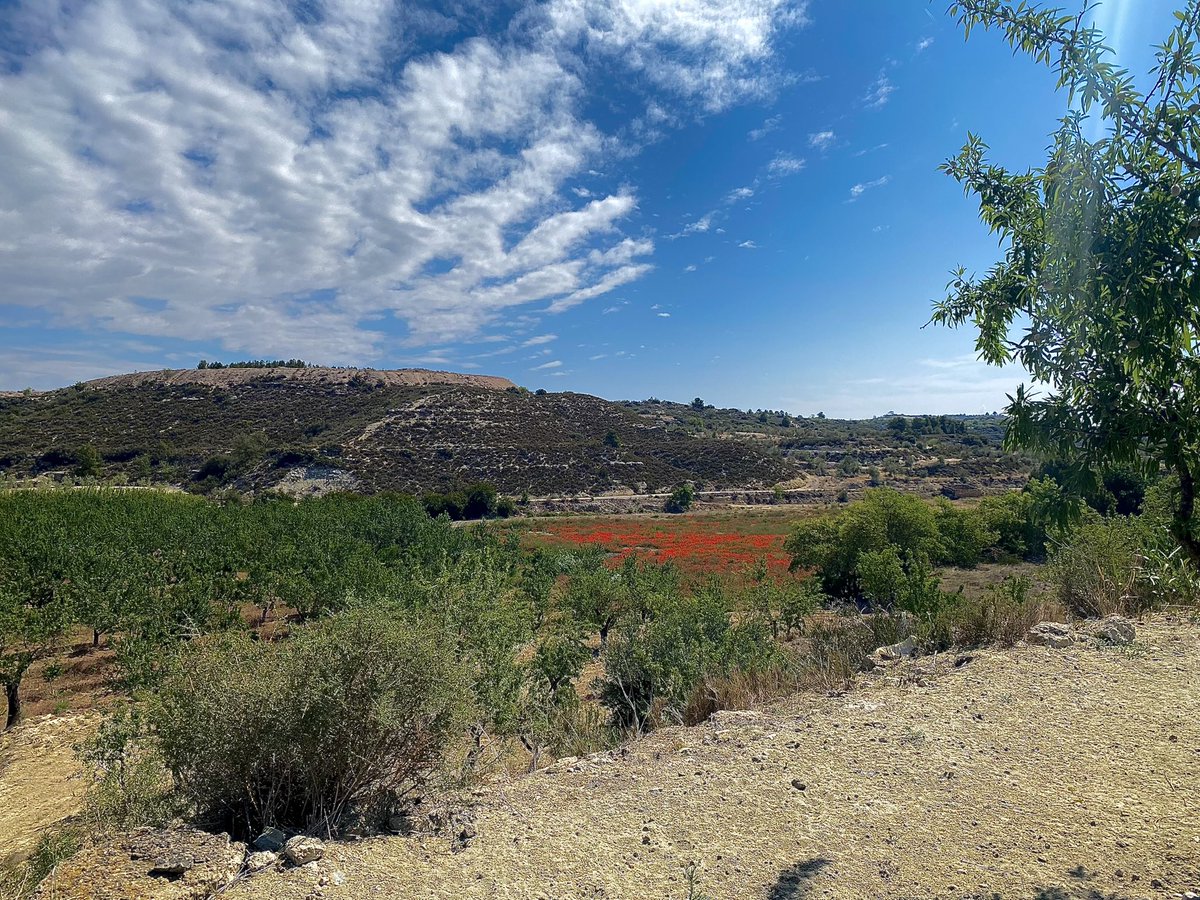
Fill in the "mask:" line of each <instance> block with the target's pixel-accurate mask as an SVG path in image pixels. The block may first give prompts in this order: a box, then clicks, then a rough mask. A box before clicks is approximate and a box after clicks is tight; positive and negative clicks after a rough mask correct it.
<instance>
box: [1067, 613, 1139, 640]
mask: <svg viewBox="0 0 1200 900" xmlns="http://www.w3.org/2000/svg"><path fill="white" fill-rule="evenodd" d="M1079 630H1080V631H1082V632H1083V633H1084V634H1086V635H1088V636H1089V637H1093V638H1095V639H1096V640H1098V641H1100V642H1101V643H1103V644H1117V645H1122V644H1132V643H1133V639H1134V636H1135V635H1136V634H1137V632H1136V630H1135V629H1134V627H1133V623H1132V622H1130V621H1129V620H1128V619H1126V618H1125V617H1124V616H1108V617H1107V618H1104V619H1099V620H1096V621H1090V622H1084V623H1083V624H1082V625H1080V626H1079Z"/></svg>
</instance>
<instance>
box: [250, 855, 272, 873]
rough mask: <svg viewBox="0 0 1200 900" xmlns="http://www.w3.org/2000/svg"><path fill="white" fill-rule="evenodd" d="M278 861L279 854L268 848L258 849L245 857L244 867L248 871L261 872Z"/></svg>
mask: <svg viewBox="0 0 1200 900" xmlns="http://www.w3.org/2000/svg"><path fill="white" fill-rule="evenodd" d="M277 862H279V854H278V853H273V852H272V851H270V850H259V851H257V852H255V853H251V854H250V855H249V856H247V857H246V869H247V870H248V871H250V872H261V871H262V870H263V869H269V868H271V866H273V865H275V863H277Z"/></svg>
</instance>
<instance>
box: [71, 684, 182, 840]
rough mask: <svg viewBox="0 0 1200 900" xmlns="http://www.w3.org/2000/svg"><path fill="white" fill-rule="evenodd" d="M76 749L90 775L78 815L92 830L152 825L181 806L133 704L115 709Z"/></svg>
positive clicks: (150, 736)
mask: <svg viewBox="0 0 1200 900" xmlns="http://www.w3.org/2000/svg"><path fill="white" fill-rule="evenodd" d="M76 752H77V753H78V754H79V757H80V759H81V761H82V762H83V764H84V768H85V771H87V772H88V773H89V774H90V776H91V782H90V784H89V785H88V788H87V792H86V795H85V798H84V813H83V815H84V819H85V821H86V822H87V823H88V825H89V827H90V830H91V831H92V832H105V831H109V830H118V831H127V830H129V829H131V828H137V827H140V826H146V825H148V826H155V827H157V826H161V825H163V824H164V823H166V822H167V821H168V820H170V819H171V818H172V817H173V816H175V815H176V814H177V813H179V812H180V809H179V803H178V799H177V798H176V797H175V796H174V794H173V792H172V784H171V777H170V773H168V772H167V770H166V767H165V766H164V765H163V761H162V758H161V757H160V756H159V754H158V753H157V751H156V749H155V747H154V742H153V736H152V735H151V734H150V733H149V732H148V731H147V729H146V727H145V720H144V718H143V716H142V715H141V713H140V711H139V710H138V708H137V707H133V706H129V707H125V708H122V709H118V710H117V711H116V712H114V713H113V714H112V715H111V716H110V717H109V718H107V719H105V720H104V722H103V723H101V725H100V728H99V730H98V731H97V732H96V734H95V735H93V736H92V738H90V739H89V740H88V741H86V742H84V743H83V744H82V745H80V746H79V747H77V748H76Z"/></svg>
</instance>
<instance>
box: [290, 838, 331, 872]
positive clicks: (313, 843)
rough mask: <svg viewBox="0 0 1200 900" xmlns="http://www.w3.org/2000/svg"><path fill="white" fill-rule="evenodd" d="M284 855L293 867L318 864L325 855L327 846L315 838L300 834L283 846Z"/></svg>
mask: <svg viewBox="0 0 1200 900" xmlns="http://www.w3.org/2000/svg"><path fill="white" fill-rule="evenodd" d="M283 855H284V856H286V857H287V858H288V859H289V860H291V862H292V864H293V865H297V866H303V865H306V864H308V863H311V862H316V861H317V860H318V859H320V858H321V857H323V856H324V855H325V845H324V844H322V843H321V842H320V841H318V840H317V839H316V838H314V837H308V836H306V835H302V834H298V835H296V836H295V837H294V838H291V839H290V840H289V841H288V842H287V843H286V844H284V845H283Z"/></svg>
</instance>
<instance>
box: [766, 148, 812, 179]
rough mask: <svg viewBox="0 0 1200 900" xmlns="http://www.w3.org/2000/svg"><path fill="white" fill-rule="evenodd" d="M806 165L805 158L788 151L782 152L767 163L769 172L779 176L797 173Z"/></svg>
mask: <svg viewBox="0 0 1200 900" xmlns="http://www.w3.org/2000/svg"><path fill="white" fill-rule="evenodd" d="M804 166H805V162H804V160H803V159H800V158H799V157H796V156H792V155H790V154H788V153H780V154H779V155H778V156H776V157H775V158H774V159H773V160H771V161H770V162H769V163H767V174H768V175H771V176H774V177H777V178H778V177H782V176H785V175H795V174H796V173H797V172H799V171H800V170H802V169H803V168H804Z"/></svg>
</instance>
